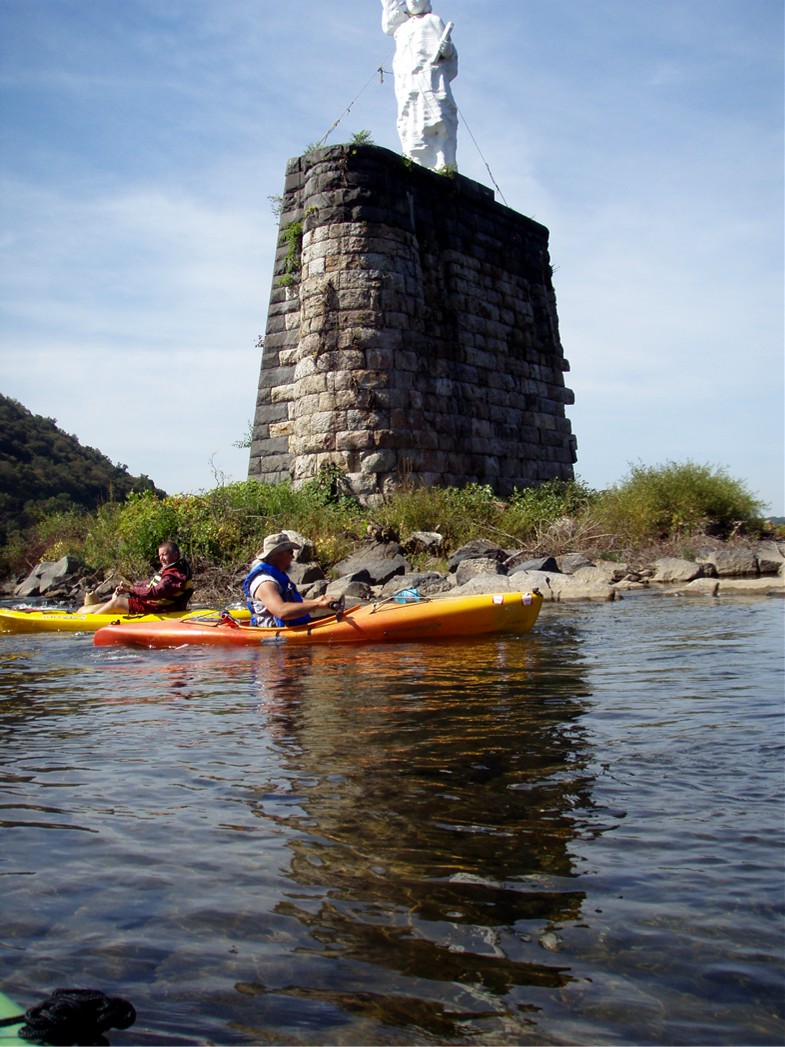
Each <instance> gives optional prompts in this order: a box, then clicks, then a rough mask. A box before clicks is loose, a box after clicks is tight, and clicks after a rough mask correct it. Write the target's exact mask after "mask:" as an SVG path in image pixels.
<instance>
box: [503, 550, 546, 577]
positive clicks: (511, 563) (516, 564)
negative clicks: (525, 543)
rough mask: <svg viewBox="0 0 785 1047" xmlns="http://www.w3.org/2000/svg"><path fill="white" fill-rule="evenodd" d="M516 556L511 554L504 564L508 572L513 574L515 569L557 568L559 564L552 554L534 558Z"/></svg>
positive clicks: (540, 569) (539, 569)
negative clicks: (521, 558) (524, 558)
mask: <svg viewBox="0 0 785 1047" xmlns="http://www.w3.org/2000/svg"><path fill="white" fill-rule="evenodd" d="M516 556H517V554H516ZM516 556H511V557H510V558H509V560H507V562H506V564H505V567H506V568H507V572H508V574H515V572H516V571H558V570H559V565H558V564H557V563H556V560H555V558H554V557H553V556H540V557H538V558H537V559H536V560H517V558H516Z"/></svg>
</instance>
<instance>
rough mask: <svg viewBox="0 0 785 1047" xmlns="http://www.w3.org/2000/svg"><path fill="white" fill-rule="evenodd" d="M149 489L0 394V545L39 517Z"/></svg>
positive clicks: (92, 506) (49, 420) (51, 423)
mask: <svg viewBox="0 0 785 1047" xmlns="http://www.w3.org/2000/svg"><path fill="white" fill-rule="evenodd" d="M143 490H153V491H156V493H158V494H160V495H161V497H164V495H165V492H164V491H159V490H158V489H157V488H156V486H155V484H154V483H153V481H152V480H151V479H150V478H149V477H148V476H144V475H142V476H131V475H130V474H129V472H128V469H127V467H126V466H124V465H113V464H112V462H111V461H110V460H109V459H108V458H107V457H106V455H104V454H101V452H100V451H96V450H95V449H94V448H93V447H82V445H81V444H80V443H79V441H78V440H77V438H76V437H75V436H70V435H69V434H68V433H65V432H63V430H62V429H60V428H58V426H57V421H56V420H55V419H54V418H43V417H42V416H41V415H37V414H33V413H32V412H31V411H28V410H27V408H26V407H23V406H22V404H20V403H19V402H18V401H17V400H12V399H11V398H10V397H7V396H3V395H2V394H0V544H5V542H6V540H7V538H8V535H9V534H10V533H12V532H18V531H23V530H24V529H25V528H27V527H29V526H30V525H31V524H33V523H35V522H36V521H37V520H40V519H41V517H42V516H44V515H46V514H47V513H51V512H58V511H67V510H68V509H77V508H83V509H90V510H92V509H95V508H96V507H97V506H98V505H100V504H101V503H102V502H108V501H115V502H122V501H124V500H125V499H126V498H127V496H128V495H129V494H130V493H131V491H143Z"/></svg>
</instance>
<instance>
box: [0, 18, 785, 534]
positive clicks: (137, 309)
mask: <svg viewBox="0 0 785 1047" xmlns="http://www.w3.org/2000/svg"><path fill="white" fill-rule="evenodd" d="M434 10H435V11H436V13H437V14H439V15H441V16H442V17H443V18H444V19H445V21H447V20H451V21H453V22H454V23H455V30H454V34H453V38H454V40H455V43H456V45H457V47H458V51H459V56H460V58H459V62H460V66H459V74H458V78H457V80H456V81H455V83H454V85H453V87H454V93H455V97H456V101H457V103H458V107H459V110H460V117H461V124H460V125H459V132H458V164H459V168H460V171H461V173H462V174H464V175H466V176H467V177H469V178H473V179H475V180H477V181H479V182H482V183H483V184H485V185H491V186H493V183H494V182H495V184H496V186H497V187H498V190H499V191H500V193H501V196H499V193H498V192H497V197H498V198H499V199H500V200H501V202H502V203H506V204H507V205H508V206H509V207H511V208H513V209H514V210H516V211H519V212H521V213H522V214H526V215H530V216H531V217H533V218H536V219H537V221H539V222H541V223H542V224H544V225H545V226H547V227H548V228H549V230H550V234H551V256H552V261H553V264H554V266H555V269H556V272H555V276H554V281H555V287H556V294H557V300H558V306H559V317H560V325H561V337H562V342H563V344H564V349H565V354H566V356H567V358H568V359H569V360H570V363H571V367H572V370H571V372H570V373H569V374H568V375H567V382H568V385H570V386H571V388H572V389H573V390H574V392H575V405H574V406H572V407H569V408H568V409H567V410H568V415H569V417H570V420H571V422H572V427H573V431H574V432H575V434H576V435H577V438H578V464H577V467H576V471H577V474H578V475H579V476H580V478H581V479H582V480H584V481H585V482H586V483H588V484H589V485H591V486H592V487H597V488H602V487H607V486H609V485H611V484H613V483H615V482H617V481H619V480H621V479H622V478H623V477H624V476H625V475H626V474H627V472H628V470H629V467H630V465H631V464H637V463H643V464H645V465H656V464H660V463H664V462H667V461H686V460H691V461H694V462H698V463H701V464H703V463H707V464H710V465H712V466H720V467H723V468H725V469H726V470H727V471H728V472H729V473H730V475H731V476H734V477H736V478H738V479H741V480H744V482H745V483H747V484H748V486H749V488H750V489H751V490H752V492H753V493H755V494H756V495H758V496H759V497H760V498H761V499H762V500H763V501H764V502H765V503H766V504H767V506H768V507H769V510H770V511H771V512H772V513H777V514H782V513H783V512H785V495H784V494H783V473H784V471H785V470H784V469H783V436H784V433H783V272H782V268H783V204H782V199H783V192H782V190H783V185H782V182H783V165H782V155H783V90H782V74H783V7H782V3H781V0H592V2H589V0H484V2H478V0H434ZM380 16H381V5H380V3H379V2H378V0H342V2H334V3H326V2H324V0H287V2H286V3H284V4H281V3H274V2H272V0H0V244H2V264H1V266H0V392H2V393H4V394H5V395H8V396H12V397H14V398H15V399H17V400H19V401H20V402H21V403H23V404H24V405H25V406H26V407H27V408H29V409H30V410H31V411H34V412H35V413H37V414H43V415H45V416H47V417H52V418H55V419H56V420H57V422H58V424H59V425H60V427H61V428H63V429H65V430H66V431H67V432H69V433H73V434H74V435H75V436H77V437H78V438H79V440H80V441H81V443H83V444H86V445H89V446H92V447H96V448H98V449H99V450H101V451H102V452H103V453H104V454H106V455H108V456H109V457H110V458H111V459H112V461H115V462H122V463H124V464H126V465H127V466H128V468H129V470H130V471H131V472H132V473H147V474H148V475H149V476H151V477H152V478H153V479H154V480H155V482H156V483H157V484H158V485H159V486H161V487H163V488H164V489H166V490H167V491H169V492H170V493H175V492H178V491H199V490H208V489H210V488H212V487H213V486H214V485H215V483H216V482H217V481H219V480H227V481H228V480H239V479H244V478H245V475H246V472H247V465H248V452H247V450H241V449H238V448H236V447H234V446H233V445H234V443H236V442H238V441H241V440H242V439H243V437H244V436H245V434H246V432H247V429H248V424H249V422H250V420H251V418H252V417H253V411H254V404H255V399H256V386H257V380H258V373H259V363H260V357H259V350H258V349H257V348H256V341H257V338H258V336H259V335H260V334H262V333H263V332H264V329H265V320H266V313H267V304H268V300H269V295H270V288H271V283H272V265H273V258H274V254H275V245H276V236H277V219H276V217H275V215H274V213H273V208H272V206H271V203H270V199H269V198H270V197H275V196H276V195H280V194H281V193H282V191H283V178H284V170H285V166H286V162H287V160H288V159H289V158H290V157H293V156H297V155H299V154H300V153H302V152H303V151H304V149H305V148H306V146H308V145H309V144H313V143H316V142H319V141H320V140H321V139H322V138H323V136H324V135H326V134H327V132H328V130H329V129H330V128H331V126H332V125H333V123H334V122H335V121H336V120H339V123H338V126H337V127H336V128H335V129H334V130H333V131H332V132H331V133H330V135H329V137H328V138H327V142H328V144H331V143H337V142H342V141H348V140H349V139H350V138H351V136H352V135H353V134H354V133H356V132H358V131H361V130H368V131H370V133H371V135H372V137H373V140H374V141H375V142H376V144H378V145H382V146H386V147H388V148H391V149H394V150H395V151H398V150H399V144H398V139H397V136H396V132H395V99H394V94H393V84H392V77H391V76H390V75H385V76H384V77H383V82H380V79H381V78H380V77H379V75H378V73H377V70H378V69H379V67H382V68H383V69H385V70H389V69H390V68H391V59H392V50H393V46H394V45H393V42H392V40H391V38H389V37H387V36H385V34H384V33H383V32H382V31H381V22H380ZM347 109H348V112H347Z"/></svg>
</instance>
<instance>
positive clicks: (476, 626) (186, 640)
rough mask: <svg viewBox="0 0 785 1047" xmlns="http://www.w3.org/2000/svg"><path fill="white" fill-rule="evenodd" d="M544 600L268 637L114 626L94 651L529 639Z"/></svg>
mask: <svg viewBox="0 0 785 1047" xmlns="http://www.w3.org/2000/svg"><path fill="white" fill-rule="evenodd" d="M541 606H542V596H541V595H540V594H539V593H538V592H537V591H536V590H535V591H534V592H530V593H495V594H489V595H484V596H456V597H450V596H444V597H433V598H427V597H426V598H421V599H420V600H418V601H417V602H413V603H397V602H395V601H385V602H382V603H374V604H367V605H365V606H362V607H360V606H358V607H352V608H349V609H347V610H346V611H343V612H341V613H339V614H335V615H330V616H329V617H326V618H317V619H315V620H314V621H312V622H308V623H307V624H305V625H292V626H288V627H282V628H273V629H266V628H261V627H259V626H253V625H250V624H249V623H247V622H238V621H235V620H234V619H233V618H232V617H231V615H229V614H227V613H224V614H222V615H218V614H215V613H212V612H207V613H206V614H205V615H203V616H197V615H192V616H191V617H190V618H186V619H181V620H180V621H158V622H138V621H137V622H115V623H113V624H112V625H107V626H104V627H103V628H102V629H99V630H98V631H97V632H96V633H95V635H94V637H93V642H94V643H95V644H96V645H97V646H98V647H105V646H107V645H111V644H133V645H136V646H139V647H181V646H184V645H186V644H213V645H218V646H228V647H232V646H255V647H258V646H263V645H266V644H287V645H289V644H332V643H402V642H409V641H413V640H443V639H449V638H451V637H459V636H488V635H492V634H494V633H527V632H528V631H529V630H530V629H531V628H532V626H533V625H534V623H535V622H536V621H537V616H538V614H539V613H540V607H541Z"/></svg>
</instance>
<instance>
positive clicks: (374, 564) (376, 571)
mask: <svg viewBox="0 0 785 1047" xmlns="http://www.w3.org/2000/svg"><path fill="white" fill-rule="evenodd" d="M409 570H410V567H409V564H408V563H407V561H406V559H405V557H404V556H403V549H402V547H401V546H400V545H398V543H397V542H374V543H373V544H371V545H366V546H363V547H362V548H360V549H358V550H357V551H356V552H354V553H352V555H351V556H347V557H346V559H344V560H341V561H340V562H339V563H337V564H336V565H335V567H334V571H335V573H336V574H337V575H338V576H339V577H341V578H342V577H344V576H345V575H358V574H359V573H361V572H364V574H363V579H362V580H364V581H367V582H368V584H370V585H384V584H385V583H387V582H389V580H390V579H391V578H395V577H396V576H397V575H399V574H406V572H407V571H409Z"/></svg>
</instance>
